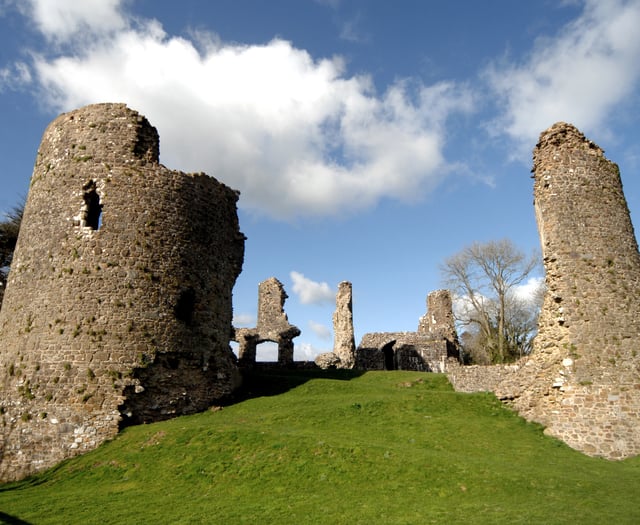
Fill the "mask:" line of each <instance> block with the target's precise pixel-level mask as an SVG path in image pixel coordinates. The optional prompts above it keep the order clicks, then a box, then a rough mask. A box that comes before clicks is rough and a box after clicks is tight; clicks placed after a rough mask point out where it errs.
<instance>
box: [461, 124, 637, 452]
mask: <svg viewBox="0 0 640 525" xmlns="http://www.w3.org/2000/svg"><path fill="white" fill-rule="evenodd" d="M533 172H534V205H535V212H536V217H537V221H538V228H539V232H540V240H541V244H542V252H543V257H544V266H545V271H546V295H545V298H544V305H543V309H542V313H541V315H540V320H539V330H538V335H537V337H536V339H535V341H534V348H533V351H532V354H531V356H530V357H529V358H526V359H523V360H522V361H521V362H519V363H518V364H517V365H516V367H515V368H516V371H515V373H514V368H513V367H512V368H510V369H509V370H508V371H506V373H505V374H503V376H502V379H501V380H500V381H498V382H497V384H496V385H495V386H494V387H493V388H492V389H493V390H494V391H495V392H496V395H498V397H500V398H502V399H505V400H507V401H509V402H510V404H511V405H512V406H513V407H514V408H516V409H517V410H518V411H519V412H520V414H522V415H523V416H524V417H526V418H527V419H530V420H534V421H538V422H540V423H542V424H544V425H545V426H547V430H546V432H547V433H548V434H550V435H553V436H555V437H558V438H559V439H562V440H563V441H565V442H566V443H567V444H569V445H570V446H571V447H573V448H575V449H577V450H580V451H582V452H584V453H587V454H590V455H594V456H603V457H606V458H609V459H620V458H624V457H628V456H633V455H637V454H640V430H639V429H640V356H639V355H638V354H639V353H640V345H639V343H640V255H639V254H638V245H637V242H636V238H635V235H634V231H633V226H632V224H631V220H630V216H629V211H628V208H627V204H626V201H625V198H624V194H623V191H622V183H621V180H620V174H619V171H618V167H617V165H616V164H614V163H612V162H610V161H609V160H607V159H606V158H605V156H604V153H603V151H602V150H601V149H600V148H599V147H598V146H597V145H595V144H594V143H593V142H591V141H590V140H588V139H587V138H585V136H584V135H583V134H582V133H581V132H580V131H578V130H577V129H576V128H575V127H573V126H572V125H570V124H565V123H557V124H555V125H554V126H552V127H551V128H549V129H548V130H546V131H544V132H543V133H542V134H541V136H540V141H539V142H538V144H537V146H536V148H535V150H534V166H533ZM456 374H457V372H456V371H454V372H453V374H452V379H453V380H452V382H453V383H454V384H456V382H457V383H461V381H462V379H463V375H461V374H458V375H457V376H456ZM467 374H468V375H469V373H467ZM462 382H463V381H462Z"/></svg>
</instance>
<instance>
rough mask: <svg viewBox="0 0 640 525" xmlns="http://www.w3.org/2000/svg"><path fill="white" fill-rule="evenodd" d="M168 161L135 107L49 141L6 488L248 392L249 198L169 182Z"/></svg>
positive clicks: (6, 415) (9, 393)
mask: <svg viewBox="0 0 640 525" xmlns="http://www.w3.org/2000/svg"><path fill="white" fill-rule="evenodd" d="M158 151H159V141H158V135H157V132H156V130H155V128H153V127H152V126H151V125H150V124H149V122H148V121H147V120H146V119H145V118H144V117H143V116H141V115H139V114H138V113H136V112H135V111H132V110H130V109H128V108H127V107H126V106H124V105H123V104H98V105H93V106H88V107H85V108H82V109H80V110H77V111H73V112H70V113H67V114H63V115H61V116H60V117H58V118H57V119H56V120H55V121H53V122H52V123H51V124H50V125H49V127H48V128H47V130H46V132H45V134H44V137H43V139H42V143H41V145H40V149H39V151H38V154H37V159H36V163H35V168H34V172H33V176H32V179H31V187H30V191H29V195H28V199H27V203H26V208H25V212H24V218H23V222H22V228H21V231H20V237H19V240H18V245H17V248H16V252H15V257H14V261H13V266H12V269H11V272H10V275H9V282H8V285H7V290H6V295H5V300H4V303H3V306H2V310H1V311H0V388H1V389H2V393H1V398H2V399H1V401H0V404H1V406H2V416H1V421H0V425H1V426H0V459H1V461H0V479H3V480H7V479H17V478H19V477H22V476H24V475H26V474H29V473H32V472H34V471H37V470H40V469H42V468H45V467H48V466H50V465H53V464H55V463H56V462H58V461H60V460H62V459H64V458H67V457H69V456H72V455H74V454H77V453H80V452H83V451H86V450H90V449H92V448H94V447H96V446H97V445H98V444H100V443H101V442H102V441H104V440H105V439H108V438H111V437H113V436H114V435H115V434H116V432H117V431H118V428H119V426H121V425H123V424H128V423H138V422H146V421H154V420H158V419H164V418H167V417H171V416H173V415H177V414H184V413H190V412H195V411H198V410H202V409H204V408H206V407H207V406H208V405H210V404H211V403H212V402H213V401H214V400H215V399H218V398H220V397H222V396H225V395H227V394H229V393H230V392H231V391H232V390H233V389H234V387H235V386H236V383H237V378H238V375H237V369H236V366H235V358H234V356H233V353H232V352H231V349H230V348H229V339H230V333H231V317H232V305H231V293H232V288H233V285H234V283H235V279H236V277H237V275H238V274H239V272H240V270H241V267H242V260H243V253H244V236H243V235H242V234H241V233H240V231H239V227H238V220H237V212H236V202H237V199H238V194H237V192H235V191H233V190H231V189H229V188H228V187H226V186H224V185H223V184H221V183H219V182H218V181H216V180H215V179H213V178H211V177H209V176H207V175H205V174H185V173H181V172H177V171H170V170H168V169H166V168H165V167H164V166H162V165H160V164H158Z"/></svg>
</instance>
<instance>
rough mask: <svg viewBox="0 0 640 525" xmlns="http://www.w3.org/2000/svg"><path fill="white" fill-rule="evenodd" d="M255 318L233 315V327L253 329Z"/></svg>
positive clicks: (247, 315) (248, 315)
mask: <svg viewBox="0 0 640 525" xmlns="http://www.w3.org/2000/svg"><path fill="white" fill-rule="evenodd" d="M257 322H258V321H257V319H256V316H255V315H253V314H246V313H245V314H235V315H234V316H233V326H237V327H238V328H241V327H245V328H250V327H254V326H256V324H257Z"/></svg>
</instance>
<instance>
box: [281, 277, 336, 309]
mask: <svg viewBox="0 0 640 525" xmlns="http://www.w3.org/2000/svg"><path fill="white" fill-rule="evenodd" d="M289 276H290V277H291V280H292V281H293V293H295V294H296V295H297V296H298V299H299V301H300V302H301V303H302V304H327V303H333V302H334V301H335V299H336V295H335V292H334V291H332V290H331V288H330V287H329V285H328V284H327V283H324V282H323V283H318V282H316V281H312V280H311V279H308V278H307V277H305V276H304V275H303V274H301V273H299V272H295V271H294V272H291V273H290V274H289Z"/></svg>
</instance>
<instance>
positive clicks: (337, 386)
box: [0, 372, 640, 525]
mask: <svg viewBox="0 0 640 525" xmlns="http://www.w3.org/2000/svg"><path fill="white" fill-rule="evenodd" d="M254 380H256V381H257V382H256V383H255V384H256V387H255V388H254V392H253V394H254V396H256V397H252V398H248V399H246V400H244V401H242V402H238V403H236V404H234V405H231V406H227V407H225V408H224V409H223V410H219V411H215V412H213V411H209V412H206V413H203V414H198V415H195V416H188V417H181V418H177V419H174V420H171V421H166V422H162V423H156V424H153V425H144V426H138V427H131V428H128V429H126V430H125V431H124V432H122V433H121V434H120V435H119V436H118V437H117V439H115V440H113V441H112V442H110V443H107V444H105V445H104V446H102V447H100V448H99V449H98V450H96V451H94V452H92V453H89V454H86V455H85V456H82V457H79V458H76V459H74V460H71V461H68V462H66V463H64V464H62V465H61V466H58V467H57V468H55V469H52V470H50V471H48V472H46V473H44V474H42V475H40V476H36V477H34V478H31V479H29V480H26V481H24V482H21V483H17V484H8V485H4V486H0V521H1V520H2V518H3V517H4V519H5V521H6V522H8V523H12V522H13V523H21V522H20V521H18V520H22V522H27V523H33V524H47V523H60V524H62V523H64V524H68V523H81V524H92V523H96V524H102V525H104V524H112V523H113V524H115V523H118V524H120V523H135V524H145V523H150V524H151V523H153V524H158V523H171V524H178V523H185V524H196V523H220V524H236V523H246V524H288V523H291V524H313V523H325V524H342V523H344V524H358V523H362V524H378V523H379V524H425V523H439V524H440V523H447V524H449V523H465V524H470V523H505V524H506V523H508V524H517V523H523V524H525V523H526V524H532V523H545V524H563V523H567V524H569V523H571V524H576V523H580V524H588V523H594V524H602V523H615V524H626V523H640V507H639V505H638V501H637V500H638V496H640V458H635V459H631V460H626V461H622V462H615V463H614V462H608V461H605V460H601V459H594V458H588V457H586V456H583V455H581V454H579V453H578V452H575V451H573V450H571V449H569V448H568V447H566V446H565V445H563V444H562V443H560V442H558V441H556V440H554V439H551V438H548V437H546V436H544V435H543V433H542V429H541V428H540V427H539V426H537V425H532V424H528V423H526V422H524V421H523V420H522V419H521V418H519V417H517V416H516V415H515V414H513V413H512V412H510V411H509V410H507V409H505V408H504V407H502V405H501V404H500V403H499V402H498V401H497V400H496V399H495V397H494V396H492V395H489V394H471V395H470V394H458V393H455V392H453V390H452V389H451V387H450V385H449V384H448V382H447V380H446V378H445V377H444V376H441V375H436V374H420V373H415V372H368V373H365V374H362V375H358V374H355V373H345V372H343V373H337V372H336V373H334V374H332V375H330V376H326V377H324V378H323V377H322V376H321V374H318V373H317V372H315V373H312V372H306V373H303V372H290V373H280V374H279V375H277V376H273V377H271V378H270V379H265V377H260V376H258V377H257V378H254ZM278 389H280V390H282V391H281V392H280V393H277V392H276V391H277V390H278ZM268 394H270V395H268ZM12 520H13V521H12Z"/></svg>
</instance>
